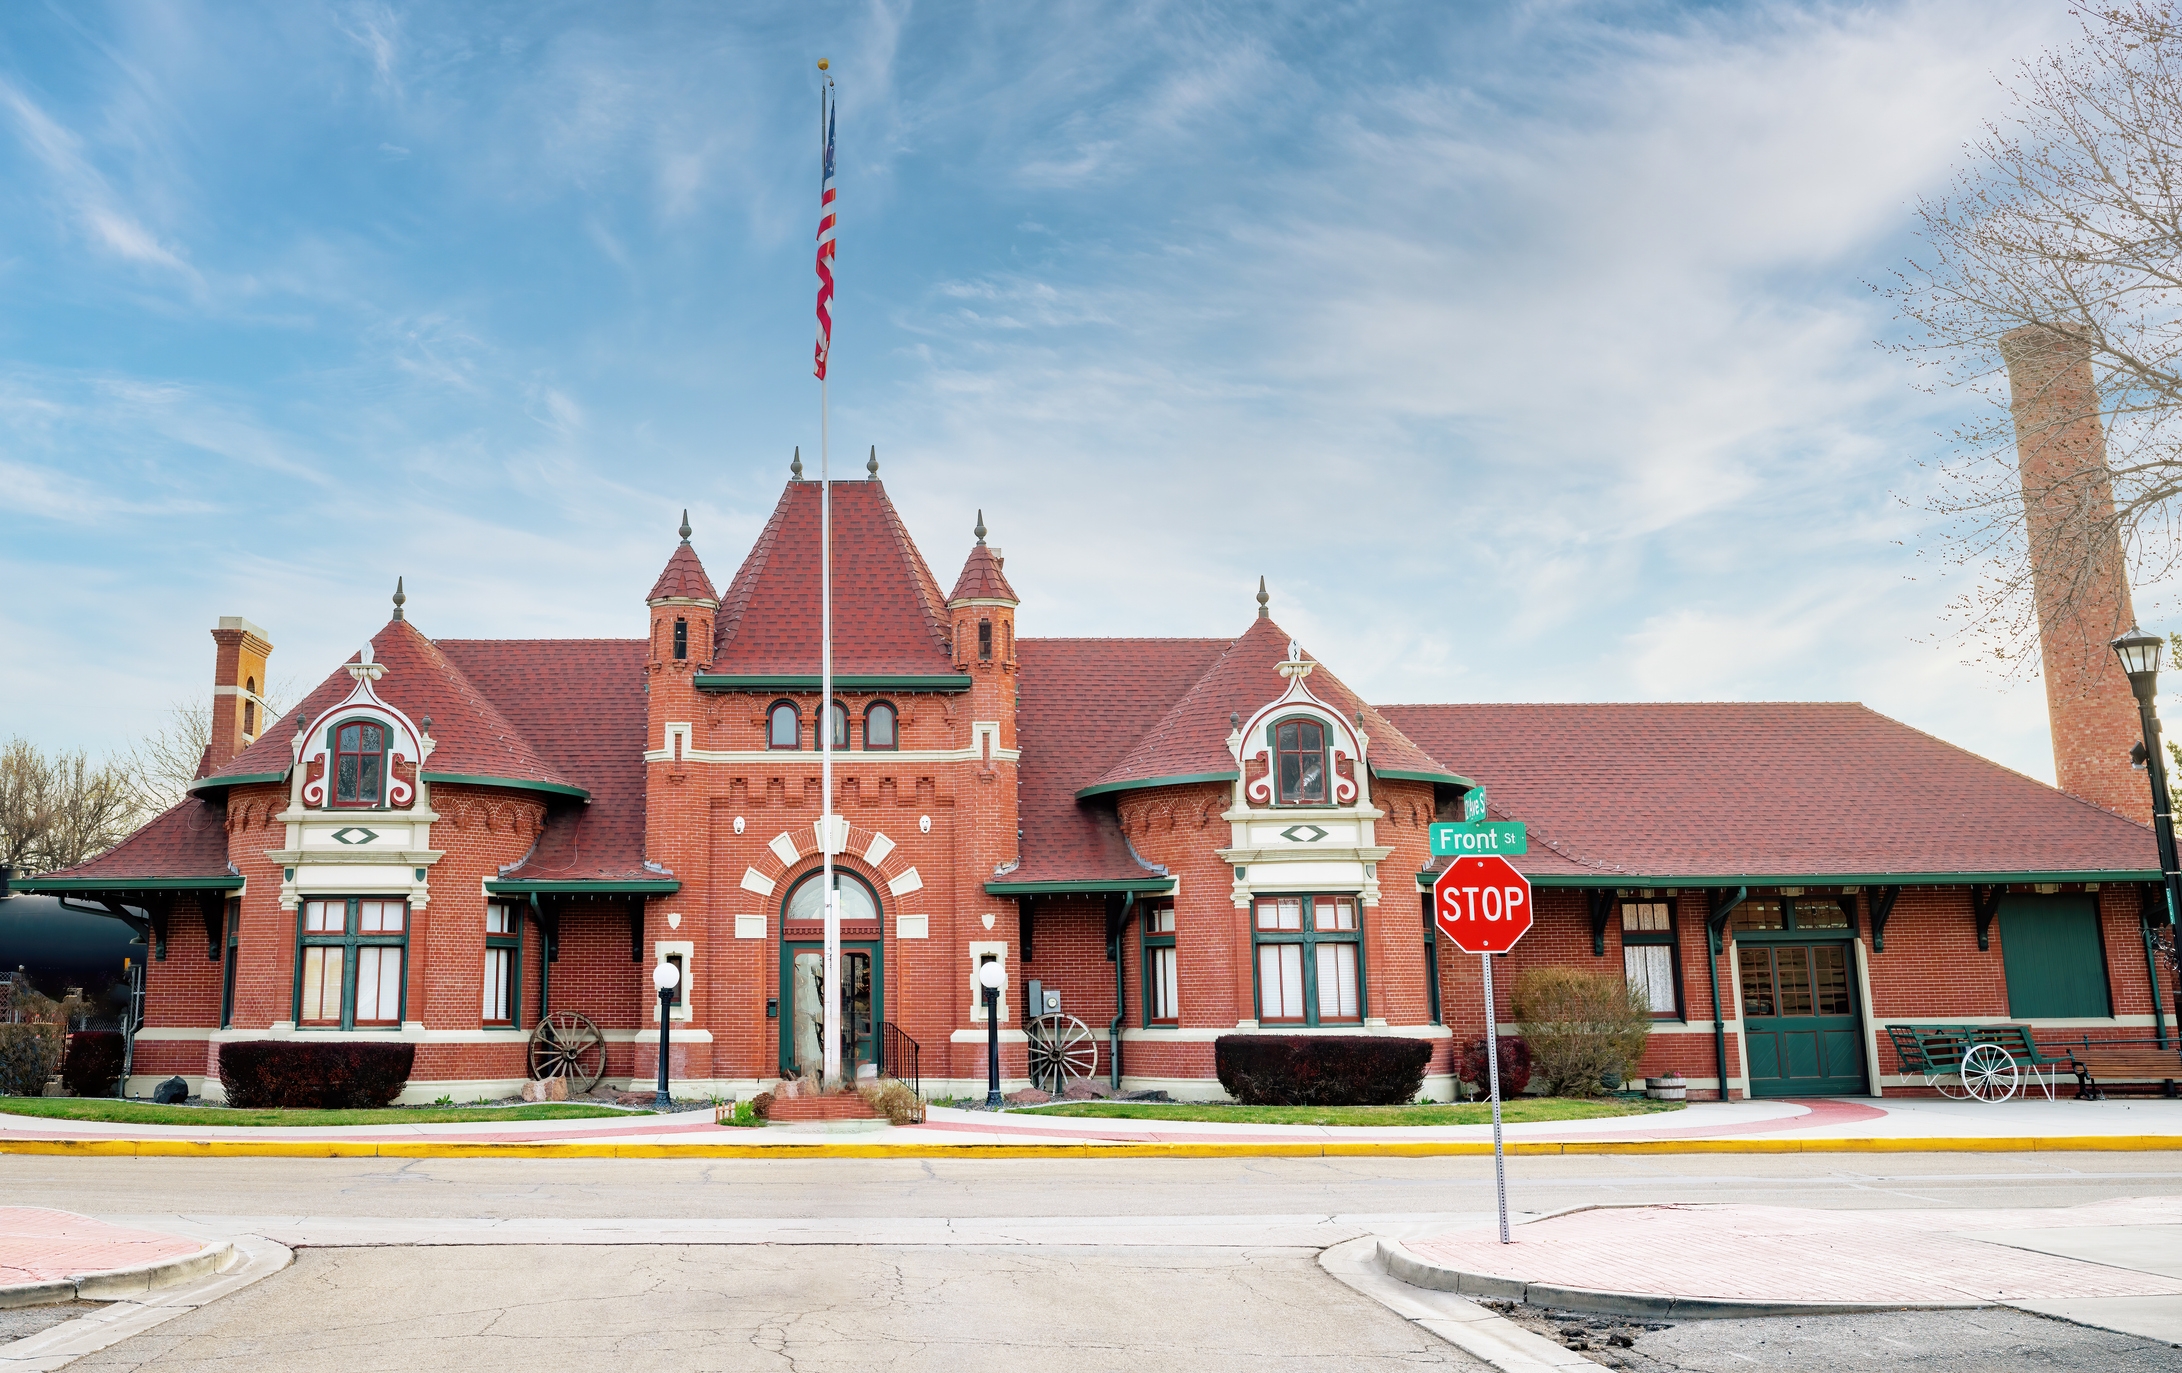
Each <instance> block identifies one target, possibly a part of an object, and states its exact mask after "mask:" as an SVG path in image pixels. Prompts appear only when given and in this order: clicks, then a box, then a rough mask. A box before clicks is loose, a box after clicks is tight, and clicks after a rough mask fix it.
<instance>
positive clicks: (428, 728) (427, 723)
mask: <svg viewBox="0 0 2182 1373" xmlns="http://www.w3.org/2000/svg"><path fill="white" fill-rule="evenodd" d="M418 723H419V724H421V725H422V726H423V727H424V732H425V733H426V734H430V733H431V732H432V717H431V716H429V715H427V716H425V717H424V719H422V720H421V721H419V722H418Z"/></svg>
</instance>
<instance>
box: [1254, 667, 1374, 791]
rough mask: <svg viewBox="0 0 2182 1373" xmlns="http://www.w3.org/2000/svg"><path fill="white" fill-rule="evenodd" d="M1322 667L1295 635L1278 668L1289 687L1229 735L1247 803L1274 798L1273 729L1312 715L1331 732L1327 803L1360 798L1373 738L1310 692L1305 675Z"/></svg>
mask: <svg viewBox="0 0 2182 1373" xmlns="http://www.w3.org/2000/svg"><path fill="white" fill-rule="evenodd" d="M1317 667H1318V664H1317V663H1314V662H1312V661H1311V660H1310V659H1308V658H1306V657H1304V656H1303V647H1302V645H1300V644H1298V643H1297V642H1296V641H1295V640H1293V639H1290V640H1289V641H1288V657H1287V659H1286V661H1284V662H1282V663H1280V664H1278V665H1277V666H1276V667H1275V669H1274V670H1275V671H1277V672H1278V673H1280V675H1281V676H1282V677H1283V678H1285V679H1286V680H1287V683H1288V689H1287V690H1286V691H1284V692H1282V693H1281V694H1280V696H1279V697H1278V698H1276V699H1275V700H1273V701H1270V702H1268V703H1267V704H1265V705H1263V706H1260V707H1259V708H1258V710H1257V712H1256V713H1255V714H1253V715H1251V717H1250V718H1249V719H1248V720H1247V721H1245V722H1244V723H1243V725H1242V727H1241V728H1240V729H1237V730H1236V731H1235V732H1234V733H1232V734H1230V735H1228V750H1229V752H1230V753H1231V754H1232V755H1233V756H1234V759H1235V767H1236V769H1237V771H1238V772H1240V773H1241V774H1242V776H1243V777H1244V779H1245V781H1244V783H1243V803H1244V804H1245V805H1250V806H1271V805H1272V804H1273V803H1274V800H1275V797H1274V792H1273V788H1274V784H1275V778H1274V775H1273V773H1274V758H1273V751H1274V739H1273V730H1274V727H1275V726H1276V725H1277V724H1279V723H1280V722H1281V721H1282V720H1291V719H1294V718H1296V717H1298V716H1303V717H1307V718H1309V719H1311V720H1312V721H1314V722H1316V723H1317V724H1319V725H1321V726H1323V727H1324V729H1325V731H1326V754H1327V765H1328V776H1327V779H1326V780H1327V782H1328V784H1329V785H1328V788H1327V793H1328V794H1327V801H1326V803H1327V804H1328V805H1334V806H1353V805H1355V804H1356V803H1357V799H1358V796H1359V790H1358V786H1357V780H1356V779H1357V778H1358V777H1360V776H1362V775H1363V770H1364V750H1365V747H1366V746H1367V745H1368V744H1369V743H1370V738H1369V736H1368V735H1366V734H1364V733H1363V732H1362V731H1361V730H1359V729H1357V728H1356V727H1355V726H1354V725H1352V724H1350V723H1349V721H1348V720H1346V719H1345V718H1343V716H1342V714H1341V712H1340V711H1338V710H1335V709H1333V708H1332V707H1331V706H1329V705H1327V704H1326V703H1325V702H1323V701H1321V700H1319V699H1318V698H1317V697H1316V696H1313V695H1312V694H1311V689H1310V687H1309V686H1307V685H1305V679H1306V678H1308V677H1309V676H1310V675H1311V673H1312V672H1313V671H1314V670H1315V669H1316V668H1317Z"/></svg>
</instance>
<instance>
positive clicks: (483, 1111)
mask: <svg viewBox="0 0 2182 1373" xmlns="http://www.w3.org/2000/svg"><path fill="white" fill-rule="evenodd" d="M0 1112H5V1113H7V1114H10V1115H18V1116H43V1117H44V1118H45V1119H47V1120H104V1121H112V1122H114V1123H116V1124H120V1125H450V1124H456V1123H463V1122H469V1121H502V1120H585V1119H588V1118H590V1117H593V1116H626V1115H649V1114H650V1112H648V1111H622V1110H616V1109H615V1108H613V1107H611V1106H594V1105H591V1104H590V1103H588V1102H573V1101H565V1102H564V1101H541V1102H536V1103H533V1104H530V1105H525V1106H388V1107H386V1108H384V1109H382V1110H376V1111H373V1110H363V1111H308V1110H277V1109H276V1110H263V1111H240V1110H235V1109H232V1108H230V1107H226V1106H160V1105H157V1104H155V1103H153V1102H149V1101H116V1100H113V1099H112V1098H108V1097H37V1096H0Z"/></svg>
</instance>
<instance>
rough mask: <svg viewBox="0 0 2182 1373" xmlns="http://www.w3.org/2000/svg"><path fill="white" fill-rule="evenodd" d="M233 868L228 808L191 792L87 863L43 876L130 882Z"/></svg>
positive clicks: (217, 873)
mask: <svg viewBox="0 0 2182 1373" xmlns="http://www.w3.org/2000/svg"><path fill="white" fill-rule="evenodd" d="M233 871H234V869H233V868H230V867H229V866H228V865H227V809H226V807H224V806H220V805H215V804H213V803H211V802H207V801H203V800H200V799H198V798H197V797H194V796H192V797H190V798H188V799H187V800H185V801H183V802H182V803H181V804H180V805H177V806H175V807H173V808H172V809H170V810H167V811H163V812H161V813H160V814H159V815H158V816H157V817H156V818H154V819H153V820H151V821H150V822H149V823H147V824H146V825H145V826H144V827H143V828H142V829H140V830H138V831H137V832H136V833H134V834H132V835H130V836H129V837H128V838H126V839H124V840H122V841H121V842H120V843H118V844H116V845H114V846H113V847H112V848H110V849H108V850H107V851H106V852H104V853H102V854H100V855H99V856H98V857H96V858H94V859H92V860H91V861H89V862H88V863H78V864H77V865H76V866H75V867H72V868H63V869H61V870H60V871H59V872H49V873H44V874H41V875H42V876H45V877H69V878H74V877H93V878H113V879H115V880H117V881H127V880H129V879H131V878H147V877H224V876H226V875H227V874H229V873H231V872H233Z"/></svg>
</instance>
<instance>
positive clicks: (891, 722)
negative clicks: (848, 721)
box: [864, 701, 901, 749]
mask: <svg viewBox="0 0 2182 1373" xmlns="http://www.w3.org/2000/svg"><path fill="white" fill-rule="evenodd" d="M896 722H897V717H896V715H895V712H894V707H893V706H892V705H891V704H889V703H888V702H885V701H874V702H872V703H871V705H870V707H869V708H867V709H866V710H865V711H864V747H865V748H867V749H872V748H876V749H890V748H900V747H901V737H900V734H899V733H898V731H897V730H896V728H895V725H896Z"/></svg>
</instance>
